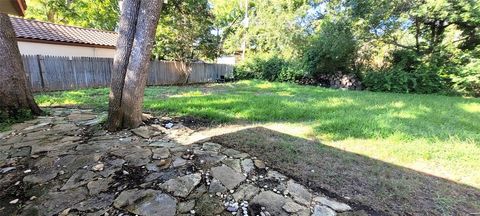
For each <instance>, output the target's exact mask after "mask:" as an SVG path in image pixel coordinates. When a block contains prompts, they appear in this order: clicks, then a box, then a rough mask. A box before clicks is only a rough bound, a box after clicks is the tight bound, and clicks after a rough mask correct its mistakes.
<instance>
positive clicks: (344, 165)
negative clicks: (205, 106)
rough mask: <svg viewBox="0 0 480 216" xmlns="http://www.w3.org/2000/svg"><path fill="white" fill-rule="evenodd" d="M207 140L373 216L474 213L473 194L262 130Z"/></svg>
mask: <svg viewBox="0 0 480 216" xmlns="http://www.w3.org/2000/svg"><path fill="white" fill-rule="evenodd" d="M211 140H212V141H213V142H217V143H220V144H222V145H224V146H226V147H231V148H235V149H238V150H241V151H245V152H248V153H249V154H251V155H253V156H256V157H258V158H260V159H262V160H264V161H265V162H267V164H268V165H269V166H270V167H272V168H274V169H277V170H279V171H281V172H283V173H285V174H287V175H288V176H290V177H292V178H293V179H296V180H297V181H300V182H301V183H303V184H304V185H308V186H309V187H310V188H312V189H313V190H314V191H316V192H321V193H324V194H326V195H329V196H333V197H335V198H337V199H339V200H341V201H344V202H347V203H349V204H351V205H352V206H354V208H355V209H356V210H366V211H367V212H369V213H371V214H374V215H378V214H380V215H469V214H474V213H476V214H478V213H479V212H480V190H479V189H477V188H474V187H471V186H467V185H463V184H460V183H457V182H454V181H450V180H446V179H443V178H439V177H435V176H432V175H429V174H426V173H423V172H418V171H415V170H412V169H408V168H405V167H401V166H397V165H394V164H390V163H386V162H383V161H380V160H376V159H372V158H369V157H366V156H362V155H358V154H354V153H351V152H347V151H344V150H340V149H337V148H333V147H330V146H327V145H324V144H322V143H319V142H314V141H311V140H306V139H302V138H299V137H295V136H291V135H288V134H284V133H281V132H278V131H274V130H270V129H267V128H264V127H254V128H248V129H243V130H239V131H236V132H232V133H227V134H222V135H219V136H215V137H212V138H211Z"/></svg>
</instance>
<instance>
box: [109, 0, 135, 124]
mask: <svg viewBox="0 0 480 216" xmlns="http://www.w3.org/2000/svg"><path fill="white" fill-rule="evenodd" d="M139 7H140V0H132V1H123V5H122V16H121V17H120V25H119V31H118V32H119V34H118V39H117V49H116V51H115V58H114V60H113V69H112V79H111V83H110V97H109V98H110V99H109V103H110V104H109V107H108V108H109V109H108V124H107V129H108V130H111V131H113V130H116V129H118V128H120V127H122V121H123V114H122V109H121V104H122V91H123V86H124V83H125V74H126V73H127V66H128V62H129V58H130V53H131V52H132V45H133V37H134V35H135V29H136V28H135V25H136V24H137V16H138V9H139Z"/></svg>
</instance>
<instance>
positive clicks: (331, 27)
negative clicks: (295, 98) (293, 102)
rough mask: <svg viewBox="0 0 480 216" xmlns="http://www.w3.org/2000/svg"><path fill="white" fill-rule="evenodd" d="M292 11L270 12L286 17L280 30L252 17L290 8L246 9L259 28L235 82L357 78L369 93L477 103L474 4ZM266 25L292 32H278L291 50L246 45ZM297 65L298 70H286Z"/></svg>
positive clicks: (331, 5) (445, 1) (343, 5)
mask: <svg viewBox="0 0 480 216" xmlns="http://www.w3.org/2000/svg"><path fill="white" fill-rule="evenodd" d="M295 3H296V4H295ZM295 3H293V5H296V8H295V10H291V11H288V10H286V11H282V10H276V11H275V13H276V15H279V14H280V13H289V14H290V15H291V16H290V17H289V18H290V19H289V20H288V19H287V20H284V22H283V23H279V22H278V20H276V19H275V18H273V17H274V16H273V17H270V18H272V19H271V20H269V19H268V18H269V17H264V16H261V17H259V16H258V15H257V14H256V11H257V10H264V8H263V7H267V8H270V7H271V8H276V7H280V6H284V7H285V8H288V6H289V5H290V4H292V3H290V2H284V1H275V2H270V4H263V3H257V2H256V1H253V2H252V3H250V5H249V7H250V8H251V10H252V11H254V12H252V13H251V14H249V15H251V16H252V17H253V18H252V19H255V20H256V19H261V22H262V23H264V25H263V26H248V28H245V34H248V37H245V39H246V40H248V43H247V47H248V49H247V54H248V55H247V60H246V61H244V62H242V63H241V65H239V66H238V67H237V69H236V75H237V78H239V79H243V78H258V79H266V80H270V81H271V80H276V81H296V82H302V80H304V79H312V80H314V81H317V82H319V81H320V80H321V79H323V78H324V77H325V75H329V74H332V73H337V72H341V73H343V74H353V75H355V76H357V77H358V79H361V81H362V83H363V87H364V89H367V90H371V91H387V92H402V93H442V94H462V95H468V96H476V97H478V96H480V95H479V94H478V91H479V88H478V82H479V79H478V77H479V74H480V67H479V64H478V63H477V62H478V60H479V59H480V52H479V50H480V46H479V45H480V30H479V28H478V26H479V25H480V6H479V4H478V3H476V2H475V1H471V0H461V1H457V0H442V1H356V0H344V1H342V0H340V1H328V2H321V3H315V2H311V1H295ZM302 12H303V13H302ZM284 17H285V16H284ZM266 23H270V25H275V26H278V25H285V26H290V28H293V29H297V31H289V32H282V33H283V34H284V35H283V37H287V38H291V40H290V41H293V42H291V43H285V44H282V45H281V46H276V47H274V48H269V49H259V48H258V47H259V46H260V45H259V44H258V41H256V40H253V39H252V40H250V39H249V38H257V36H259V35H258V34H257V32H263V31H268V28H267V27H265V26H268V24H266ZM292 25H293V26H296V27H291V26H292ZM259 29H260V30H259ZM298 30H300V31H301V32H302V33H301V34H299V33H298ZM264 39H265V40H262V41H261V43H262V44H273V45H275V44H277V43H276V41H277V40H278V39H277V38H264ZM260 47H261V46H260ZM278 49H281V50H289V52H288V53H285V52H282V51H278ZM266 57H267V58H266ZM258 59H261V60H258ZM285 62H288V64H286V63H285ZM292 62H295V63H292ZM296 65H301V67H294V69H291V68H292V66H296ZM262 70H268V71H262ZM280 74H283V76H280ZM286 74H288V75H286ZM282 77H289V79H283V78H282Z"/></svg>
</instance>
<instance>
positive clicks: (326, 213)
mask: <svg viewBox="0 0 480 216" xmlns="http://www.w3.org/2000/svg"><path fill="white" fill-rule="evenodd" d="M335 215H337V213H335V211H333V210H332V209H330V208H328V207H326V206H321V205H316V206H315V208H314V209H313V214H312V216H335Z"/></svg>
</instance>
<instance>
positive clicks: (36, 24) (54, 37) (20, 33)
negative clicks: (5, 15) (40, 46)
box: [10, 16, 117, 47]
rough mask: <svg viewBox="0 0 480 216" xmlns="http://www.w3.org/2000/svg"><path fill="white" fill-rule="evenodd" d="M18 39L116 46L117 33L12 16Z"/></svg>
mask: <svg viewBox="0 0 480 216" xmlns="http://www.w3.org/2000/svg"><path fill="white" fill-rule="evenodd" d="M10 20H11V21H12V24H13V28H14V30H15V33H16V35H17V38H18V39H33V40H45V41H51V42H63V43H75V44H83V45H92V46H107V47H115V45H116V43H117V33H116V32H111V31H103V30H97V29H88V28H80V27H75V26H66V25H59V24H54V23H48V22H41V21H36V20H28V19H22V18H18V17H12V16H11V17H10Z"/></svg>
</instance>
